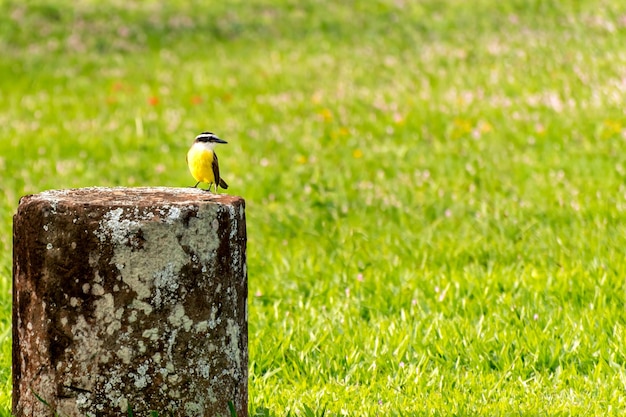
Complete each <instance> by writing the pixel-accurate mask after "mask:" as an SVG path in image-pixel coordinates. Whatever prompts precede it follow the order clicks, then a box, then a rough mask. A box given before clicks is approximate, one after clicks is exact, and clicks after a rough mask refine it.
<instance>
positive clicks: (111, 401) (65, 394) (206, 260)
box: [13, 188, 248, 417]
mask: <svg viewBox="0 0 626 417" xmlns="http://www.w3.org/2000/svg"><path fill="white" fill-rule="evenodd" d="M13 240H14V253H13V263H14V267H13V414H14V415H15V416H18V417H31V416H32V417H44V416H53V415H55V413H58V415H60V416H67V417H79V416H80V417H84V416H93V417H95V416H97V417H102V416H115V417H119V416H126V415H127V412H128V409H129V406H130V407H132V409H133V411H134V415H135V416H141V417H143V416H149V415H150V413H149V412H150V411H151V410H154V411H157V412H158V413H159V416H169V415H173V416H189V417H192V416H193V417H200V416H207V417H208V416H210V417H215V416H230V413H229V404H228V403H229V402H232V404H233V405H234V407H235V409H236V412H237V415H238V416H247V396H248V389H247V388H248V386H247V367H248V333H247V332H248V330H247V272H246V225H245V213H244V201H243V199H241V198H240V197H234V196H228V195H215V194H211V193H208V192H206V191H202V190H198V189H189V188H185V189H181V188H174V189H172V188H84V189H76V190H64V191H47V192H43V193H41V194H37V195H31V196H26V197H24V198H22V200H21V201H20V205H19V208H18V211H17V214H16V215H15V217H14V231H13ZM170 413H171V414H170Z"/></svg>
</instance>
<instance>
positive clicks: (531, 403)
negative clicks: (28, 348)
mask: <svg viewBox="0 0 626 417" xmlns="http://www.w3.org/2000/svg"><path fill="white" fill-rule="evenodd" d="M625 44H626V5H625V4H623V3H622V2H620V1H617V0H580V1H574V0H571V1H567V0H566V1H561V2H550V1H541V0H527V1H526V0H525V1H522V0H511V1H505V2H503V1H493V0H476V1H471V2H465V1H460V0H445V1H439V0H420V1H403V0H393V1H392V0H372V1H357V0H353V1H346V2H333V1H330V0H304V1H293V0H274V1H270V0H251V1H231V2H224V3H218V2H201V1H187V2H183V1H171V2H159V1H142V2H128V1H126V2H123V1H110V2H104V3H101V2H96V1H89V0H80V1H69V0H58V1H51V0H47V1H46V0H37V1H24V2H21V1H20V2H18V1H7V0H0V51H2V53H1V54H0V278H1V279H0V312H1V314H0V342H1V352H2V355H1V357H0V387H1V388H0V407H1V408H0V415H10V413H9V409H10V405H9V404H10V389H11V388H10V362H11V357H10V356H11V355H10V348H11V341H10V317H11V316H10V310H11V296H10V281H11V224H12V223H11V222H12V220H11V217H12V215H13V213H14V212H15V209H16V207H17V204H18V201H19V197H20V196H22V195H25V194H29V193H36V192H39V191H42V190H46V189H51V188H70V187H84V186H94V185H99V186H147V185H164V186H172V187H183V186H190V185H193V182H194V181H193V180H192V178H191V177H190V175H189V173H188V172H187V168H186V165H185V162H184V160H185V152H186V150H187V148H188V147H189V145H190V144H191V142H192V141H193V138H194V137H195V135H196V134H197V133H199V132H201V131H203V130H211V131H213V132H215V133H217V134H218V135H219V136H220V137H223V138H224V139H226V140H227V141H229V144H228V145H226V146H223V147H221V148H220V153H219V155H220V166H221V170H222V173H223V176H224V178H225V179H226V180H227V181H228V183H229V184H230V185H231V188H229V190H228V192H229V193H232V194H237V195H241V196H243V197H244V198H245V199H246V204H247V219H248V233H249V246H248V257H249V259H248V262H249V268H248V270H249V285H250V300H249V309H250V313H249V320H250V381H249V386H250V413H251V415H255V414H256V415H272V416H283V415H286V414H287V413H290V412H291V413H292V415H293V414H294V413H296V414H298V415H311V414H312V415H321V414H322V413H323V412H324V411H325V412H326V415H355V416H356V415H358V416H375V415H508V414H521V415H537V414H538V415H541V414H549V415H572V414H573V415H621V414H623V413H624V411H625V410H626V392H625V384H626V372H625V369H624V367H625V365H626V356H625V355H626V353H625V349H624V340H625V336H626V335H625V331H624V323H625V318H626V311H625V305H624V300H625V295H626V293H625V287H624V277H625V275H626V262H625V260H624V252H625V250H624V248H625V247H626V238H625V231H626V230H625V226H624V224H625V223H624V221H625V220H626V216H625V214H624V209H625V208H626V187H625V186H624V180H625V178H626V156H625V154H624V148H625V138H626V131H625V130H624V128H625V126H626V125H625V123H626V116H625V113H624V96H625V94H626V65H625V64H626V52H625V51H624V46H623V45H625Z"/></svg>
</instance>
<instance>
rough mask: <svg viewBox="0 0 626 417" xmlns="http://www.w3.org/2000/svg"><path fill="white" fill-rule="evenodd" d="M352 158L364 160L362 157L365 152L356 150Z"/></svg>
mask: <svg viewBox="0 0 626 417" xmlns="http://www.w3.org/2000/svg"><path fill="white" fill-rule="evenodd" d="M352 157H353V158H355V159H359V158H362V157H363V151H362V150H360V149H355V150H354V151H353V152H352Z"/></svg>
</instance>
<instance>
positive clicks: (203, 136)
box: [194, 132, 228, 144]
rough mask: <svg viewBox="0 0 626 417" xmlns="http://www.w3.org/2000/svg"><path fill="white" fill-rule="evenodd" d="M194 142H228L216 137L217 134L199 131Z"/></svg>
mask: <svg viewBox="0 0 626 417" xmlns="http://www.w3.org/2000/svg"><path fill="white" fill-rule="evenodd" d="M194 142H200V143H207V144H212V143H228V142H226V141H225V140H223V139H220V138H218V137H217V135H216V134H215V133H212V132H202V133H200V134H199V135H198V136H196V140H195V141H194Z"/></svg>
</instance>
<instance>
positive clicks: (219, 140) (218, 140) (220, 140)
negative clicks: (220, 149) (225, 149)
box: [214, 138, 228, 143]
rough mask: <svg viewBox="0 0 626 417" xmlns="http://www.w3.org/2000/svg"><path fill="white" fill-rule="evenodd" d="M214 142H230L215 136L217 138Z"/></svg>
mask: <svg viewBox="0 0 626 417" xmlns="http://www.w3.org/2000/svg"><path fill="white" fill-rule="evenodd" d="M214 142H215V143H228V142H226V141H225V140H224V139H220V138H215V139H214Z"/></svg>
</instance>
